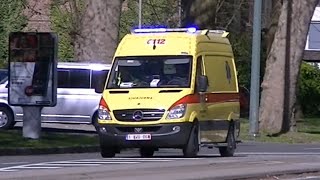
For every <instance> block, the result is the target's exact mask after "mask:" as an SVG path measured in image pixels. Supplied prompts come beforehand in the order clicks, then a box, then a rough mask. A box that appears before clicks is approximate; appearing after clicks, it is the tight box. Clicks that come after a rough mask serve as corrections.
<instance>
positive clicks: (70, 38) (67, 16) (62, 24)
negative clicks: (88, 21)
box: [50, 0, 84, 61]
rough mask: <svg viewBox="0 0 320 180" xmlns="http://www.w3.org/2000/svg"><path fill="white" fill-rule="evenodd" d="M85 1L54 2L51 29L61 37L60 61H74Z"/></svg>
mask: <svg viewBox="0 0 320 180" xmlns="http://www.w3.org/2000/svg"><path fill="white" fill-rule="evenodd" d="M83 10H84V0H67V1H61V0H53V2H52V4H51V9H50V14H51V15H50V19H51V27H52V30H53V31H54V32H56V33H57V34H58V37H59V51H58V58H59V61H70V60H73V59H74V41H75V40H76V34H77V33H78V32H79V28H80V19H81V16H82V12H83Z"/></svg>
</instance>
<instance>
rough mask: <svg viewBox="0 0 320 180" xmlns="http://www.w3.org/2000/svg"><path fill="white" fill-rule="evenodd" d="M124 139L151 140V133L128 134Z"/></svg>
mask: <svg viewBox="0 0 320 180" xmlns="http://www.w3.org/2000/svg"><path fill="white" fill-rule="evenodd" d="M126 140H128V141H134V140H151V134H128V135H127V136H126Z"/></svg>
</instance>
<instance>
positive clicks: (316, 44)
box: [303, 3, 320, 62]
mask: <svg viewBox="0 0 320 180" xmlns="http://www.w3.org/2000/svg"><path fill="white" fill-rule="evenodd" d="M303 59H304V60H305V61H309V62H320V3H319V4H318V6H317V7H316V9H315V11H314V14H313V16H312V19H311V23H310V27H309V32H308V37H307V42H306V46H305V52H304V57H303Z"/></svg>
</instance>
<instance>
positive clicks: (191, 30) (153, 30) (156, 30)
mask: <svg viewBox="0 0 320 180" xmlns="http://www.w3.org/2000/svg"><path fill="white" fill-rule="evenodd" d="M164 32H189V33H195V32H197V29H196V28H195V27H190V28H142V29H134V30H133V33H164Z"/></svg>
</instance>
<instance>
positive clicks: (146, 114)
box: [113, 109, 165, 122]
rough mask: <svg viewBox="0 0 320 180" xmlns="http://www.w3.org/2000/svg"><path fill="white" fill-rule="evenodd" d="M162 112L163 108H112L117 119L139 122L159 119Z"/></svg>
mask: <svg viewBox="0 0 320 180" xmlns="http://www.w3.org/2000/svg"><path fill="white" fill-rule="evenodd" d="M164 112H165V110H164V109H123V110H114V111H113V114H114V116H115V118H116V119H117V120H118V121H126V122H141V121H157V120H160V119H161V118H162V116H163V114H164Z"/></svg>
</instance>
